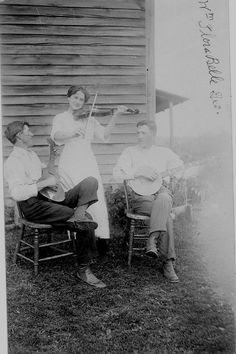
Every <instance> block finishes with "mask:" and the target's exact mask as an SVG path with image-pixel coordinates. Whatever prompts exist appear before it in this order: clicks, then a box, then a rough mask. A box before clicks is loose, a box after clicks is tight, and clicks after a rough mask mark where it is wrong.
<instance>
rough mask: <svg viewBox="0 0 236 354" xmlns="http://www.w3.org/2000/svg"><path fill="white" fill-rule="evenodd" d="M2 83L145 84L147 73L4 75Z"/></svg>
mask: <svg viewBox="0 0 236 354" xmlns="http://www.w3.org/2000/svg"><path fill="white" fill-rule="evenodd" d="M1 81H2V84H3V85H13V86H15V85H19V84H20V85H49V86H50V85H52V83H53V84H54V85H64V86H66V85H77V84H78V83H80V85H83V86H87V85H91V84H93V85H94V86H96V85H98V84H99V85H101V84H114V83H115V84H117V85H119V84H134V85H136V84H137V85H138V84H144V83H145V75H136V76H130V75H124V76H123V75H119V76H113V75H110V76H97V75H94V76H85V75H80V76H58V77H57V76H54V77H53V80H52V77H50V76H35V75H32V76H22V77H20V76H6V77H4V76H2V80H1Z"/></svg>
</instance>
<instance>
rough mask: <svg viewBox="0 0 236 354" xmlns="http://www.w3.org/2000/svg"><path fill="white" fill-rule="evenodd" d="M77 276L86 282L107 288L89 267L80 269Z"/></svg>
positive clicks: (96, 286)
mask: <svg viewBox="0 0 236 354" xmlns="http://www.w3.org/2000/svg"><path fill="white" fill-rule="evenodd" d="M76 276H77V278H78V279H80V280H82V281H84V282H85V283H87V284H89V285H91V286H94V287H95V288H105V287H106V284H105V283H103V281H101V280H100V279H98V278H97V277H96V276H95V275H94V274H93V273H92V272H91V269H90V268H89V267H86V268H82V269H80V270H79V271H78V272H77V273H76Z"/></svg>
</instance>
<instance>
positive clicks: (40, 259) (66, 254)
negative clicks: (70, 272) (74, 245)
mask: <svg viewBox="0 0 236 354" xmlns="http://www.w3.org/2000/svg"><path fill="white" fill-rule="evenodd" d="M73 254H74V253H73V252H67V253H64V254H58V255H56V256H50V257H45V258H39V262H43V261H47V260H50V259H56V258H61V257H66V256H72V255H73Z"/></svg>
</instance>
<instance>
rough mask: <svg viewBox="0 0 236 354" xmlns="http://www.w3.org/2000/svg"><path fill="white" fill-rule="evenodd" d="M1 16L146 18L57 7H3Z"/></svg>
mask: <svg viewBox="0 0 236 354" xmlns="http://www.w3.org/2000/svg"><path fill="white" fill-rule="evenodd" d="M0 14H6V15H9V14H11V15H18V16H19V15H23V16H25V15H31V16H32V15H33V16H51V15H52V14H54V16H62V17H95V18H96V17H102V18H104V17H108V18H109V17H112V18H113V17H115V18H130V19H131V18H137V19H140V18H144V12H143V11H142V10H137V9H135V10H133V9H125V10H123V9H111V8H106V9H105V8H103V9H98V8H83V7H56V6H53V7H51V6H37V7H34V6H29V5H28V6H25V5H21V6H17V5H11V6H9V5H4V4H3V5H1V6H0Z"/></svg>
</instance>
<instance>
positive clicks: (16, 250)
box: [13, 224, 25, 263]
mask: <svg viewBox="0 0 236 354" xmlns="http://www.w3.org/2000/svg"><path fill="white" fill-rule="evenodd" d="M24 232H25V225H24V224H22V225H21V231H20V236H19V239H18V241H17V244H16V249H15V253H14V258H13V262H14V263H16V260H17V255H18V253H19V251H20V246H21V240H22V239H23V237H24Z"/></svg>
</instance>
